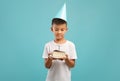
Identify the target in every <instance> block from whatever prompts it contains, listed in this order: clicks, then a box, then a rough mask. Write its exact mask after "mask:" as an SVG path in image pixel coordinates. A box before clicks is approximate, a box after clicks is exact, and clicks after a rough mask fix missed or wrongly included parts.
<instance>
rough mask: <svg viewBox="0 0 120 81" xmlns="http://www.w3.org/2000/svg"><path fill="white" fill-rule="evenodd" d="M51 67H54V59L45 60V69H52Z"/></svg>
mask: <svg viewBox="0 0 120 81" xmlns="http://www.w3.org/2000/svg"><path fill="white" fill-rule="evenodd" d="M51 65H52V58H50V57H48V58H45V67H46V68H50V67H51Z"/></svg>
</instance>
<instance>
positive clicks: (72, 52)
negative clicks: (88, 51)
mask: <svg viewBox="0 0 120 81" xmlns="http://www.w3.org/2000/svg"><path fill="white" fill-rule="evenodd" d="M70 59H77V53H76V48H75V45H74V44H73V43H72V44H71V45H70Z"/></svg>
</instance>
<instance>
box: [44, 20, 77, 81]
mask: <svg viewBox="0 0 120 81" xmlns="http://www.w3.org/2000/svg"><path fill="white" fill-rule="evenodd" d="M67 30H68V28H67V22H66V21H65V20H63V19H60V18H53V20H52V27H51V31H52V32H53V33H54V36H55V38H54V40H53V41H50V42H48V43H47V44H46V45H45V48H44V52H43V58H44V59H45V67H46V68H48V75H47V78H46V81H71V71H70V69H71V68H72V67H74V66H75V59H77V55H76V49H75V45H74V44H73V43H72V42H70V41H68V40H66V39H65V38H64V35H65V33H66V32H67ZM55 50H57V52H58V53H59V54H60V53H61V52H59V51H62V53H63V52H64V53H65V57H60V58H53V57H52V54H53V53H54V51H55Z"/></svg>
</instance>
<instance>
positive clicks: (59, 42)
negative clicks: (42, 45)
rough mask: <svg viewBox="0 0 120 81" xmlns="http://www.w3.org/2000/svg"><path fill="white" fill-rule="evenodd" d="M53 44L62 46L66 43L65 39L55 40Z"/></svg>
mask: <svg viewBox="0 0 120 81" xmlns="http://www.w3.org/2000/svg"><path fill="white" fill-rule="evenodd" d="M54 42H55V43H58V44H63V43H65V42H66V39H55V40H54Z"/></svg>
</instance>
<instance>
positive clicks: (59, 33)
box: [51, 24, 67, 40]
mask: <svg viewBox="0 0 120 81" xmlns="http://www.w3.org/2000/svg"><path fill="white" fill-rule="evenodd" d="M51 31H52V32H53V33H54V35H55V38H56V39H57V40H60V39H63V38H64V35H65V33H66V31H67V26H66V24H59V25H57V24H53V25H52V27H51Z"/></svg>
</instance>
